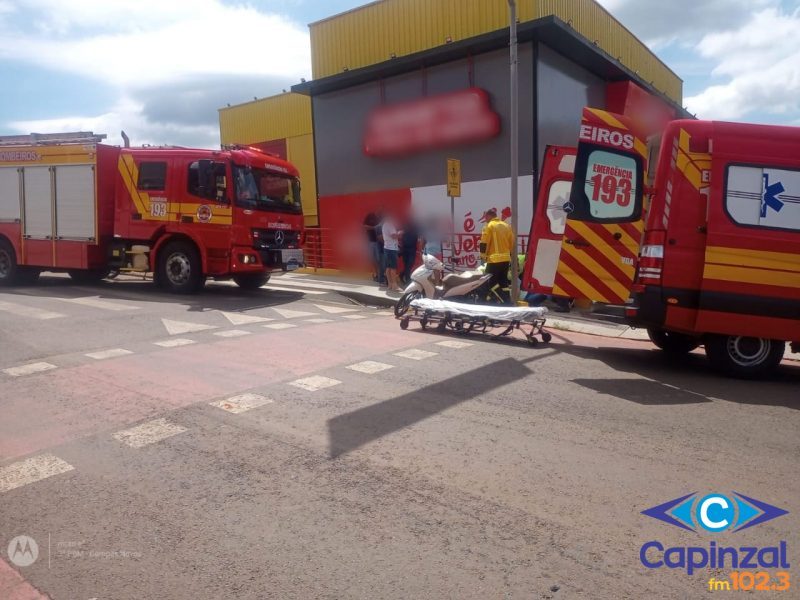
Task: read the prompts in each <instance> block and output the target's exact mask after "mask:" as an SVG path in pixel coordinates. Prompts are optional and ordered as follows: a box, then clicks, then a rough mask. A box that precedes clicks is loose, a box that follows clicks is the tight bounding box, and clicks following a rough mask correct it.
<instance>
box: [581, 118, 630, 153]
mask: <svg viewBox="0 0 800 600" xmlns="http://www.w3.org/2000/svg"><path fill="white" fill-rule="evenodd" d="M580 139H581V140H584V141H587V142H598V143H600V144H607V145H609V146H617V147H618V148H624V149H625V150H632V149H633V134H631V133H621V132H619V131H616V130H610V129H605V128H603V127H595V126H594V125H586V124H584V125H581V130H580Z"/></svg>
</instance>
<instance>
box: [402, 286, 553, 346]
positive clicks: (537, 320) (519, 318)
mask: <svg viewBox="0 0 800 600" xmlns="http://www.w3.org/2000/svg"><path fill="white" fill-rule="evenodd" d="M546 314H547V309H546V308H544V307H530V308H528V307H515V306H491V305H484V304H467V303H462V302H451V301H448V300H432V299H430V298H418V299H416V300H412V301H411V305H410V307H409V312H408V313H406V314H405V315H404V316H403V317H402V318H401V319H400V328H401V329H408V325H409V323H410V322H411V321H419V324H420V325H421V326H422V328H423V329H427V328H428V327H435V328H436V329H437V331H445V330H447V329H452V330H453V331H456V332H458V333H471V332H477V333H486V334H489V331H490V330H491V329H497V328H502V331H501V332H500V333H497V334H489V335H491V336H492V337H504V336H508V335H511V334H512V333H513V332H514V330H515V329H519V330H520V331H521V332H522V333H523V334H524V335H525V338H526V339H527V340H528V343H529V344H531V345H532V346H535V345H536V344H538V343H539V338H541V340H542V341H543V342H544V343H547V342H549V341H550V340H551V339H552V336H551V335H550V333H548V332H547V331H544V324H545V315H546Z"/></svg>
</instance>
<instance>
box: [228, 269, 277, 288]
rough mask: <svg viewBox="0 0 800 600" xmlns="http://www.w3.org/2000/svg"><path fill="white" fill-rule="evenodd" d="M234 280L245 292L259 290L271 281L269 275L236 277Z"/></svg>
mask: <svg viewBox="0 0 800 600" xmlns="http://www.w3.org/2000/svg"><path fill="white" fill-rule="evenodd" d="M233 280H234V281H235V282H236V285H238V286H239V287H240V288H242V289H243V290H257V289H258V288H260V287H261V286H262V285H265V284H266V283H267V282H268V281H269V274H268V273H264V274H261V275H234V276H233Z"/></svg>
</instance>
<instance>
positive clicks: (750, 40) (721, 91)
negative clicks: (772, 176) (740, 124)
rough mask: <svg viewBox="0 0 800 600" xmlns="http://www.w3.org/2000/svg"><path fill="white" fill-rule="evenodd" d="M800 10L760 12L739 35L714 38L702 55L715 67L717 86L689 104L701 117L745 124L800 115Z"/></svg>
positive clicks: (701, 50) (688, 100) (727, 33)
mask: <svg viewBox="0 0 800 600" xmlns="http://www.w3.org/2000/svg"><path fill="white" fill-rule="evenodd" d="M798 31H800V10H798V11H795V12H794V13H792V14H786V13H782V12H781V11H780V10H778V9H767V10H763V11H760V12H757V13H756V14H755V15H753V16H752V17H751V18H750V19H748V22H747V23H746V24H744V25H742V26H741V27H739V28H737V29H733V30H730V31H725V32H719V33H710V34H708V35H706V36H705V37H704V38H703V39H702V40H701V41H700V43H699V44H698V46H697V50H698V52H699V53H700V54H701V55H702V56H703V57H705V58H707V59H711V60H713V61H714V63H715V64H716V67H715V68H714V70H713V71H712V75H713V76H716V77H720V78H725V79H727V81H725V82H721V83H715V84H713V85H711V86H709V87H708V88H706V89H705V90H703V91H702V92H700V93H699V94H697V95H695V96H692V97H689V98H686V101H685V103H686V105H687V106H688V107H689V109H690V110H691V111H692V112H696V113H697V114H698V116H699V117H702V118H713V119H741V118H744V117H746V116H747V115H748V114H750V113H760V114H764V113H768V114H773V115H789V118H796V115H797V113H798V112H800V36H798V35H797V32H798Z"/></svg>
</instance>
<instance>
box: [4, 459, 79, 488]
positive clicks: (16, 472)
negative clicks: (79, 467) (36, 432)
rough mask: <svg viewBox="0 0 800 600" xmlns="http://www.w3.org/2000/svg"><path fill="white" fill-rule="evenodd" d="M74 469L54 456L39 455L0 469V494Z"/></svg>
mask: <svg viewBox="0 0 800 600" xmlns="http://www.w3.org/2000/svg"><path fill="white" fill-rule="evenodd" d="M74 468H75V467H73V466H72V465H71V464H69V463H68V462H66V461H64V460H62V459H60V458H58V457H57V456H55V455H54V454H41V455H39V456H33V457H31V458H28V459H25V460H22V461H19V462H16V463H12V464H10V465H8V466H5V467H0V494H2V493H4V492H9V491H11V490H13V489H16V488H18V487H22V486H24V485H29V484H31V483H36V482H37V481H41V480H42V479H47V478H48V477H53V476H54V475H60V474H62V473H67V472H69V471H72V470H73V469H74Z"/></svg>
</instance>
